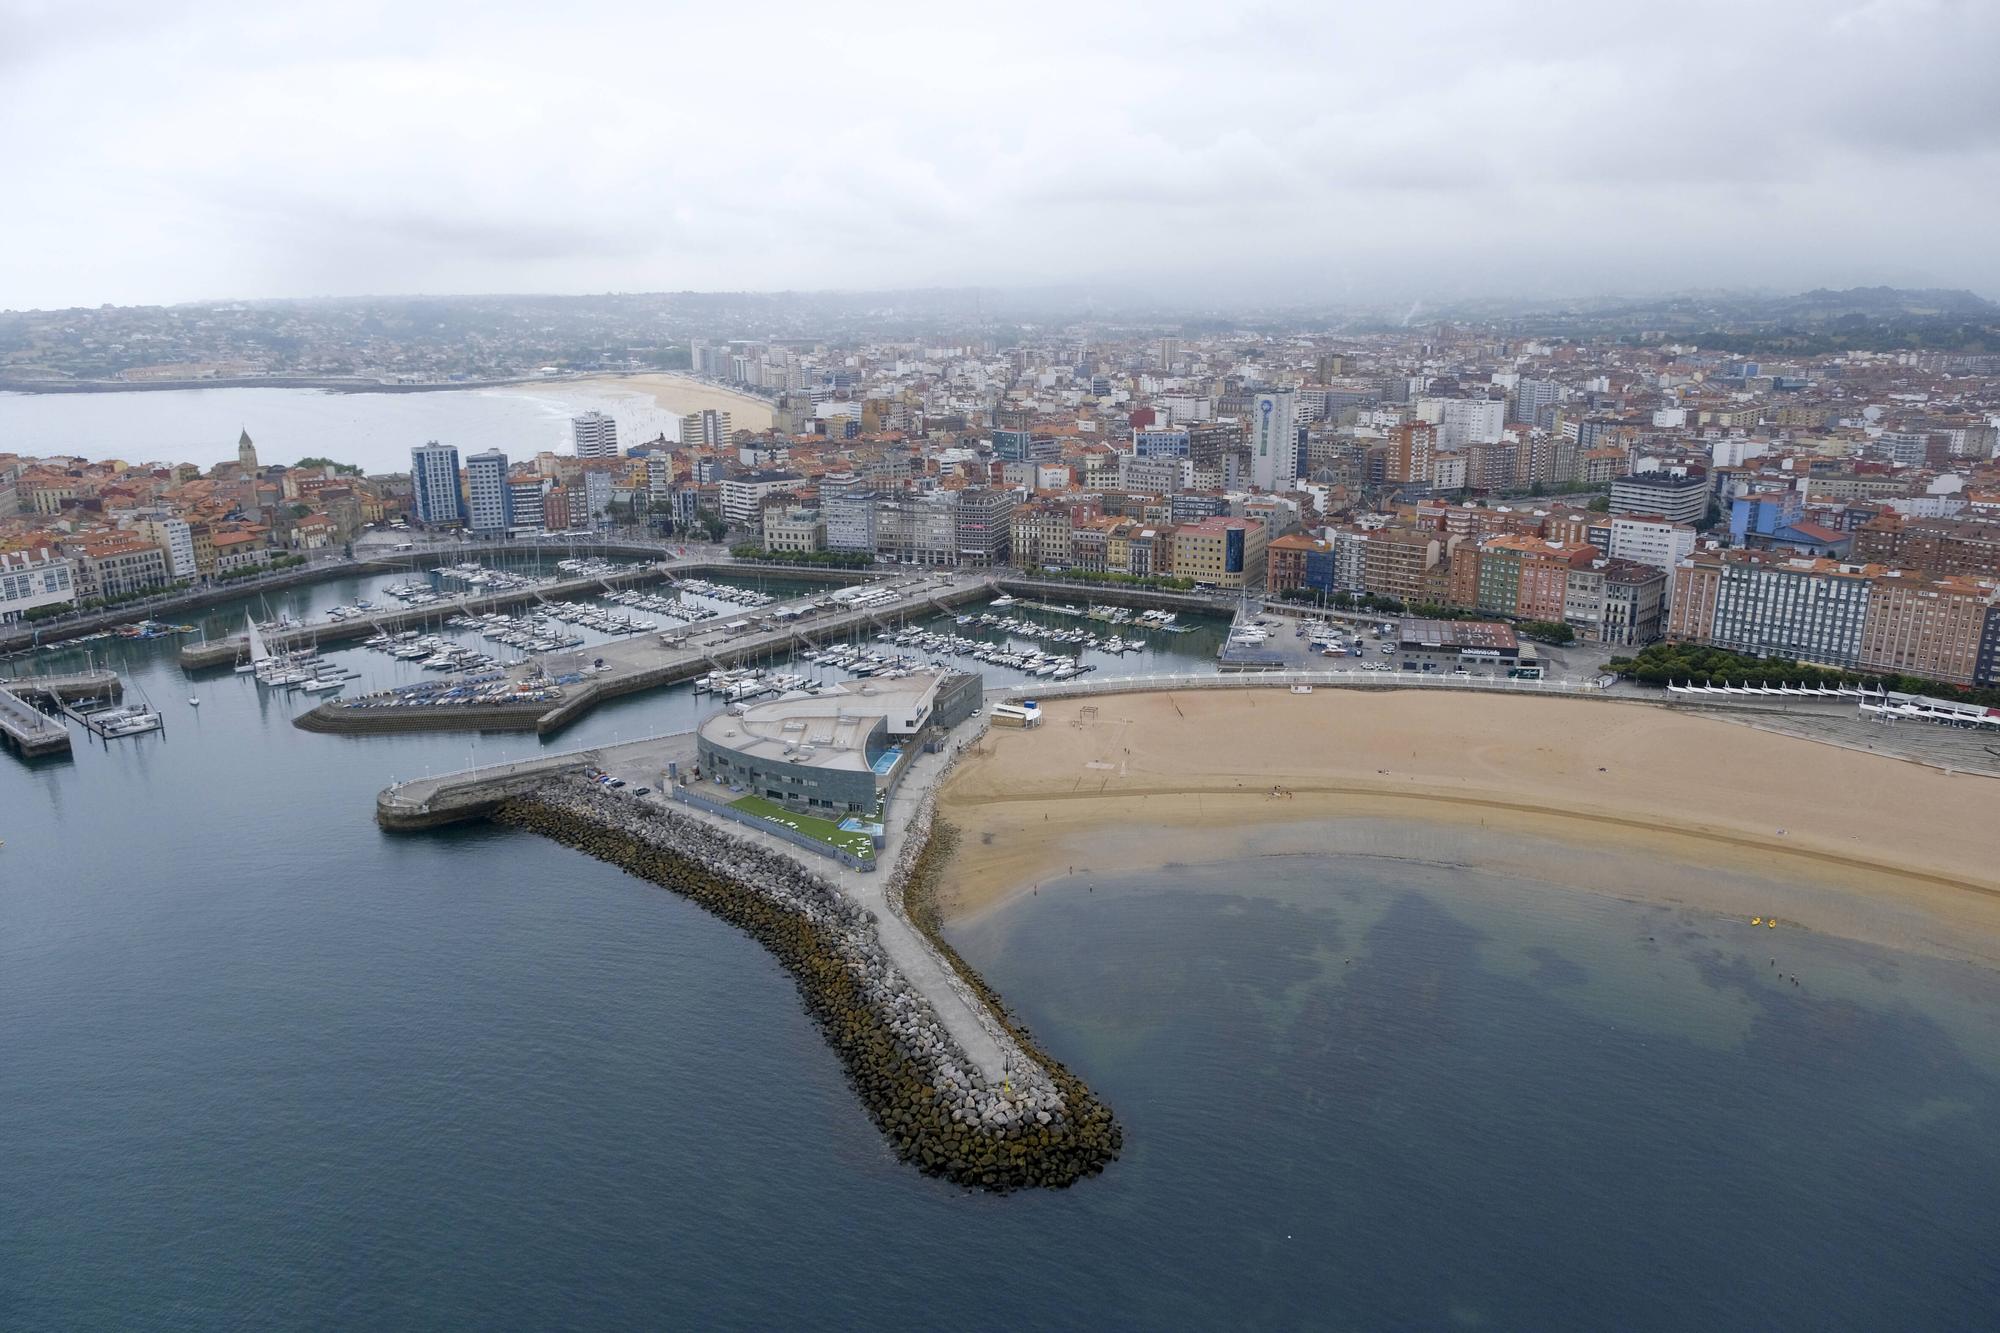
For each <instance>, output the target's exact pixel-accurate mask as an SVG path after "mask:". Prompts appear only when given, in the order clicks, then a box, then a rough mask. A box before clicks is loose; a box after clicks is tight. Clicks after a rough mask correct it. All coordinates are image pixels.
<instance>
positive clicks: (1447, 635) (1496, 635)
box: [1396, 618, 1520, 652]
mask: <svg viewBox="0 0 2000 1333" xmlns="http://www.w3.org/2000/svg"><path fill="white" fill-rule="evenodd" d="M1396 638H1397V641H1398V642H1400V643H1403V644H1406V645H1421V646H1424V647H1438V648H1443V647H1451V648H1499V649H1503V650H1505V651H1508V652H1512V651H1514V650H1515V649H1517V648H1519V647H1520V640H1519V639H1517V638H1515V637H1514V630H1513V627H1512V626H1511V625H1503V624H1501V623H1500V622H1498V621H1495V620H1417V619H1414V618H1405V619H1404V620H1403V622H1402V626H1401V628H1400V630H1399V631H1398V633H1397V635H1396Z"/></svg>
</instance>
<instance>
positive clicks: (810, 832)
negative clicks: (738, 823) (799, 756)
mask: <svg viewBox="0 0 2000 1333" xmlns="http://www.w3.org/2000/svg"><path fill="white" fill-rule="evenodd" d="M729 808H730V809H732V810H741V811H743V812H744V813H745V814H750V815H757V816H759V817H760V818H763V819H768V820H771V821H773V822H774V823H778V824H783V825H786V826H787V827H789V828H790V829H792V831H793V832H796V833H803V834H805V835H806V836H807V837H808V838H817V839H819V840H820V841H821V842H826V843H831V844H833V845H834V846H835V847H838V848H840V849H841V850H842V851H845V852H851V853H853V854H854V855H855V856H859V857H863V858H865V859H872V858H873V857H874V855H875V844H874V843H873V842H872V841H870V840H869V837H868V835H867V834H866V833H845V832H842V831H841V827H840V825H839V824H838V823H836V822H834V821H833V820H830V819H821V818H820V817H819V816H818V815H802V814H799V813H798V812H797V811H795V810H787V809H786V808H785V807H784V806H782V805H779V804H778V803H777V802H776V801H767V800H765V799H764V798H763V797H761V796H744V797H740V798H738V799H737V800H734V801H731V802H730V803H729Z"/></svg>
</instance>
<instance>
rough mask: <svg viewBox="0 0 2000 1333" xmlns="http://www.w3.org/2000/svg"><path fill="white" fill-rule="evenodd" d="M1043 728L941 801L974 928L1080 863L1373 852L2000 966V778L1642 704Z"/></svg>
mask: <svg viewBox="0 0 2000 1333" xmlns="http://www.w3.org/2000/svg"><path fill="white" fill-rule="evenodd" d="M1044 716H1045V721H1044V722H1043V724H1042V726H1041V727H1039V728H1038V729H1036V730H1034V731H1030V732H1023V731H1010V730H1004V729H999V728H996V729H994V730H993V731H992V732H990V733H989V734H988V736H987V738H986V739H985V740H984V741H983V742H982V743H981V745H980V747H979V752H978V753H976V754H974V755H972V756H969V757H968V758H967V759H966V760H965V761H964V762H963V763H961V764H960V766H959V768H958V769H957V771H956V772H955V773H954V774H953V776H952V778H951V780H950V782H949V783H948V785H947V786H946V788H945V790H944V792H943V793H942V796H941V801H940V813H941V814H942V815H943V817H944V818H946V819H948V820H950V821H951V822H952V823H954V824H955V825H957V826H958V827H959V829H960V830H961V831H962V833H963V842H962V844H961V847H960V851H959V853H958V856H957V858H956V859H955V861H954V864H953V866H952V868H951V871H950V874H949V876H948V879H949V883H950V888H949V890H948V892H947V893H946V895H945V897H944V899H943V902H942V906H943V908H944V910H945V912H946V913H947V915H948V916H950V917H956V918H964V917H967V916H971V915H974V914H977V913H979V912H982V911H985V910H988V909H990V908H991V907H993V906H995V905H997V904H999V903H1001V902H1004V901H1007V900H1009V899H1010V898H1012V897H1014V896H1017V895H1019V894H1022V893H1026V892H1030V891H1032V890H1033V888H1034V887H1035V886H1036V885H1037V884H1040V883H1044V882H1048V881H1051V880H1054V879H1059V878H1063V877H1065V876H1067V875H1068V874H1070V872H1071V871H1072V869H1074V870H1075V871H1078V872H1082V871H1085V870H1088V871H1092V872H1098V873H1106V874H1109V873H1121V872H1128V871H1135V870H1144V869H1150V868H1156V867H1160V866H1164V865H1169V864H1174V863H1179V862H1188V863H1194V862H1210V861H1219V860H1227V859H1232V858H1236V857H1242V856H1255V855H1260V854H1281V855H1293V854H1317V855H1365V856H1388V857H1397V858H1404V859H1418V860H1427V861H1444V862H1455V863H1463V864H1477V865H1479V866H1481V867H1483V868H1487V869H1491V870H1495V871H1500V872H1504V873H1509V874H1514V875H1520V876H1525V877H1528V878H1534V879H1538V880H1541V881H1544V882H1549V883H1559V884H1565V885H1570V886H1574V887H1580V888H1589V889H1593V890H1596V891H1600V892H1606V893H1611V894H1615V895H1618V896H1620V897H1625V898H1630V899H1634V900H1638V901H1651V902H1662V903H1669V904H1677V905H1685V906H1689V907H1695V908H1701V909H1705V910H1714V911H1721V912H1726V913H1740V914H1742V915H1743V916H1744V917H1745V920H1746V922H1747V920H1748V918H1749V916H1751V915H1757V916H1765V917H1768V916H1770V915H1773V914H1775V915H1776V916H1777V917H1778V919H1779V921H1780V923H1781V925H1780V929H1787V928H1789V929H1799V928H1804V929H1812V930H1818V931H1822V932H1826V933H1830V934H1837V935H1841V936H1844V937H1847V938H1853V939H1859V940H1865V941H1868V942H1871V943H1880V944H1886V945H1890V946H1892V947H1899V948H1912V949H1919V950H1922V951H1924V952H1929V953H1936V954H1939V955H1942V956H1950V957H1961V958H1972V959H1977V960H1980V961H1986V962H2000V855H1996V852H1995V849H1996V847H2000V837H1996V835H1995V832H1994V823H1995V817H1994V811H1995V809H1996V803H1997V802H2000V782H1996V781H1995V780H1994V779H1991V778H1986V777H1981V776H1977V775H1971V774H1947V773H1944V772H1941V771H1939V770H1936V769H1932V768H1927V767H1924V766H1921V765H1917V764H1912V763H1907V762H1903V761H1900V760H1896V759H1891V758H1887V757H1884V756H1880V755H1871V754H1865V753H1860V752H1857V751H1852V750H1844V749H1839V748H1836V747H1833V746H1828V745H1820V744H1816V743H1814V742H1811V741H1806V740H1800V739H1796V738H1793V737H1788V736H1780V735H1774V734H1771V733H1768V732H1763V731H1757V730H1753V729H1751V728H1749V727H1746V726H1742V725H1739V724H1736V723H1732V722H1728V721H1723V720H1719V719H1713V718H1706V717H1699V716H1691V715H1688V714H1685V713H1678V712H1673V711H1670V710H1668V709H1665V708H1661V707H1657V706H1648V705H1643V704H1627V705H1621V704H1612V703H1606V702H1595V701H1578V700H1565V699H1539V698H1532V697H1505V698H1494V697H1490V696H1487V697H1481V696H1472V695H1458V694H1450V695H1447V694H1444V693H1441V692H1440V693H1415V692H1394V693H1376V692H1372V691H1370V692H1362V691H1347V690H1321V691H1316V692H1315V693H1313V694H1310V695H1294V694H1291V693H1289V692H1287V691H1282V690H1271V691H1265V690H1251V691H1241V692H1237V691H1228V692H1224V691H1206V692H1203V691H1190V692H1186V693H1177V694H1134V695H1125V696H1105V697H1100V698H1096V699H1085V700H1066V701H1059V702H1055V701H1052V702H1049V703H1045V704H1044Z"/></svg>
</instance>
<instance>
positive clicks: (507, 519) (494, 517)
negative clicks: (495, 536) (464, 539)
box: [465, 449, 514, 534]
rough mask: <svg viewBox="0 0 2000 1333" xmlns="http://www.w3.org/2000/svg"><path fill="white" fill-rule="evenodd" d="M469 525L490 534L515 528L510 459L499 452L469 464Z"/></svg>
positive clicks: (483, 454) (481, 455)
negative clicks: (508, 470) (509, 470)
mask: <svg viewBox="0 0 2000 1333" xmlns="http://www.w3.org/2000/svg"><path fill="white" fill-rule="evenodd" d="M465 524H466V527H468V528H469V529H471V530H472V531H473V532H483V533H489V534H492V533H503V532H505V531H507V529H508V528H511V527H513V526H514V495H513V492H512V491H511V490H509V489H508V486H507V455H506V454H504V453H501V452H500V451H499V450H498V449H486V450H482V451H481V452H479V453H476V454H473V455H471V456H470V457H468V458H467V459H466V460H465Z"/></svg>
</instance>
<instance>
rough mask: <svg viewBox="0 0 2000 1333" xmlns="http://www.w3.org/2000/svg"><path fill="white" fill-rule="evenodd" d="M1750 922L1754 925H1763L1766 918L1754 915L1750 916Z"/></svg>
mask: <svg viewBox="0 0 2000 1333" xmlns="http://www.w3.org/2000/svg"><path fill="white" fill-rule="evenodd" d="M1750 924H1751V925H1753V926H1761V925H1763V924H1764V918H1763V917H1761V916H1753V917H1751V918H1750Z"/></svg>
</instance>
